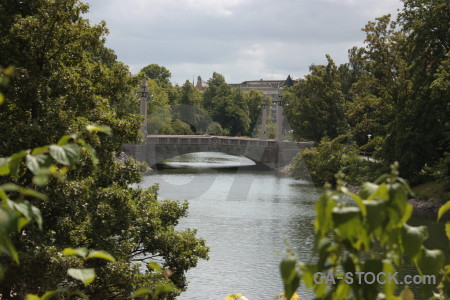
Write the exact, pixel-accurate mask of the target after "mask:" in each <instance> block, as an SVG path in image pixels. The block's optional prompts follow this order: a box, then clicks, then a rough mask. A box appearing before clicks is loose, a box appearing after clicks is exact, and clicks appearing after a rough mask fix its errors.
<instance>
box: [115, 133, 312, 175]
mask: <svg viewBox="0 0 450 300" xmlns="http://www.w3.org/2000/svg"><path fill="white" fill-rule="evenodd" d="M311 146H312V143H307V142H303V143H296V142H277V141H275V140H260V139H253V138H243V137H225V136H209V135H192V136H187V135H148V136H147V137H146V143H145V144H124V145H123V146H122V149H123V151H125V152H126V153H128V154H130V155H132V156H134V157H135V158H136V159H137V160H141V161H146V162H147V163H148V164H150V165H155V164H156V163H158V162H160V161H163V160H165V159H169V158H172V157H175V156H178V155H181V154H186V153H193V152H223V153H228V154H231V155H237V156H245V157H247V158H250V159H251V160H253V161H255V162H256V163H260V164H264V165H267V166H269V167H270V168H277V167H280V166H284V165H286V164H288V163H289V162H291V160H292V159H293V157H294V156H295V155H296V154H297V153H298V152H299V151H301V150H303V149H305V148H309V147H311Z"/></svg>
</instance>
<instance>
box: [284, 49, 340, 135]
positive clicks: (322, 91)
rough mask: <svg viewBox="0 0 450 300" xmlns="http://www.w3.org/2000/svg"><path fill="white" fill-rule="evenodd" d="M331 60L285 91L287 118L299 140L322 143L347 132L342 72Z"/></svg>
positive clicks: (311, 69) (311, 68) (314, 68)
mask: <svg viewBox="0 0 450 300" xmlns="http://www.w3.org/2000/svg"><path fill="white" fill-rule="evenodd" d="M327 60H328V64H327V65H312V66H311V67H310V71H311V73H310V74H308V75H306V76H305V79H304V80H300V82H299V84H298V85H295V86H294V87H292V88H291V89H289V90H287V91H286V92H285V97H284V98H285V101H286V106H285V111H286V115H287V117H288V120H289V122H290V124H291V126H292V128H293V129H294V135H295V136H296V137H297V138H303V139H310V140H313V141H316V142H318V141H320V140H321V139H322V138H323V137H328V138H330V139H333V138H335V137H337V136H338V135H339V134H342V133H345V131H346V130H347V123H346V120H345V115H344V108H345V107H344V100H345V98H344V95H343V93H342V90H341V84H340V81H339V71H338V69H337V67H336V65H335V64H334V62H333V60H332V59H331V57H330V56H329V55H327Z"/></svg>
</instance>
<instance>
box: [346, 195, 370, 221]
mask: <svg viewBox="0 0 450 300" xmlns="http://www.w3.org/2000/svg"><path fill="white" fill-rule="evenodd" d="M347 195H348V196H350V197H352V198H353V200H355V202H356V205H358V207H359V209H360V210H361V213H362V215H363V217H365V216H366V215H367V210H366V206H365V205H364V203H363V200H362V199H361V197H359V196H358V195H356V194H354V193H350V192H349V193H347Z"/></svg>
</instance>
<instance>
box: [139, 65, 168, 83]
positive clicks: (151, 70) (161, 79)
mask: <svg viewBox="0 0 450 300" xmlns="http://www.w3.org/2000/svg"><path fill="white" fill-rule="evenodd" d="M141 72H142V73H144V74H145V75H146V76H147V77H148V78H150V79H153V80H155V81H156V82H157V83H158V85H159V86H160V87H162V88H165V89H168V88H170V87H171V86H172V84H171V83H170V77H172V74H171V73H170V71H169V70H168V69H167V68H166V67H164V66H160V65H157V64H150V65H148V66H145V67H143V68H142V69H141Z"/></svg>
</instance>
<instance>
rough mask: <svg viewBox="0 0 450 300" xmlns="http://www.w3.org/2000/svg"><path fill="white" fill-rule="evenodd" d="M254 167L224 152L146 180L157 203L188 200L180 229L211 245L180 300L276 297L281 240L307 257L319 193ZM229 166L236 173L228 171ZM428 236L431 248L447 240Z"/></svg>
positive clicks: (184, 161)
mask: <svg viewBox="0 0 450 300" xmlns="http://www.w3.org/2000/svg"><path fill="white" fill-rule="evenodd" d="M252 164H253V163H252V162H251V161H250V160H247V159H245V158H239V157H233V156H228V155H225V154H221V153H195V154H189V155H183V156H179V157H177V158H176V159H175V160H172V161H171V162H168V163H167V164H166V167H170V168H174V169H162V168H158V169H157V170H156V172H155V173H154V174H152V175H150V176H146V177H144V178H143V182H142V183H141V186H142V187H147V186H150V185H153V184H155V183H158V184H159V186H160V194H159V197H160V198H163V199H171V200H188V201H189V204H190V205H189V215H188V217H187V218H185V219H183V220H182V221H181V222H180V225H179V228H180V229H182V228H197V229H198V236H199V237H201V238H204V239H205V240H206V243H207V246H209V247H210V259H209V261H200V263H199V264H198V266H197V267H196V268H195V269H192V270H190V271H189V272H188V273H187V278H188V280H189V286H188V290H187V291H186V292H185V293H183V294H182V295H181V296H180V297H179V298H178V299H208V300H215V299H218V300H222V299H224V298H225V297H226V296H227V295H228V294H231V293H242V294H244V295H246V296H247V297H248V298H249V299H250V300H256V299H259V300H264V299H274V297H275V296H276V294H278V293H280V292H281V291H282V283H281V279H280V276H279V270H278V264H279V262H280V259H281V256H282V254H283V250H284V249H286V244H285V242H284V241H285V239H287V240H288V241H289V243H290V245H291V246H292V248H294V249H295V251H296V253H297V255H298V257H299V258H300V259H301V260H303V261H308V259H309V258H310V256H311V248H312V244H313V233H314V229H313V220H314V203H315V201H316V199H317V197H318V192H320V191H317V190H316V189H315V188H314V186H313V185H312V183H311V182H308V181H299V180H294V179H292V178H290V177H289V176H286V175H283V174H280V173H276V172H273V171H261V170H250V169H248V168H247V167H245V166H249V165H252ZM232 166H240V167H239V168H234V169H227V167H232ZM415 222H416V223H420V222H421V221H420V219H418V218H415ZM430 223H432V222H430ZM414 225H417V224H414ZM431 225H433V224H431ZM432 231H433V233H432V234H430V236H432V240H433V241H432V242H436V240H438V241H439V240H440V241H445V240H444V239H443V238H441V237H440V236H441V235H442V233H436V234H437V236H436V234H435V233H434V231H436V232H437V231H438V230H437V229H436V230H432ZM441 243H442V242H441ZM438 244H439V242H438ZM433 246H434V245H433ZM299 293H300V296H301V299H311V298H312V296H311V295H310V294H306V293H305V292H304V290H303V289H300V292H299Z"/></svg>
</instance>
